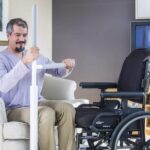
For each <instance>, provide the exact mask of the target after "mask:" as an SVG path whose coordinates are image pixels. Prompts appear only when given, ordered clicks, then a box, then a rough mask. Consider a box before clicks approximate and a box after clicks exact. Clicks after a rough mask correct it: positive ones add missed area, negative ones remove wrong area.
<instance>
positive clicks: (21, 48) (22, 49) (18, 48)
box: [16, 46, 25, 52]
mask: <svg viewBox="0 0 150 150" xmlns="http://www.w3.org/2000/svg"><path fill="white" fill-rule="evenodd" d="M24 50H25V47H22V46H20V47H16V52H23V51H24Z"/></svg>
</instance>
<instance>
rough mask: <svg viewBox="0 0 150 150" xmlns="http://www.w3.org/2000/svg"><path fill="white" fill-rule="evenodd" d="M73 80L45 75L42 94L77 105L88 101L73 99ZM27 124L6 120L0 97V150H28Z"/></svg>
mask: <svg viewBox="0 0 150 150" xmlns="http://www.w3.org/2000/svg"><path fill="white" fill-rule="evenodd" d="M75 90H76V83H75V81H72V80H68V79H60V78H56V77H51V76H50V75H46V76H45V79H44V85H43V89H42V95H43V96H44V97H45V98H46V99H48V100H51V99H52V100H62V101H65V102H68V103H71V104H72V105H73V106H74V107H77V106H78V105H80V104H83V103H89V101H88V100H86V99H75V96H74V92H75ZM29 129H30V128H29V125H28V124H26V123H22V122H17V121H16V122H15V121H13V122H8V120H7V116H6V110H5V106H4V102H3V100H2V99H0V150H9V149H11V150H29V139H30V137H29V136H30V134H29Z"/></svg>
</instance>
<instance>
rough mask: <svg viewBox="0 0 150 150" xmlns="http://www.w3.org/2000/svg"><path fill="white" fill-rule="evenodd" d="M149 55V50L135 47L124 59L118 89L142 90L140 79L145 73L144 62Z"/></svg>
mask: <svg viewBox="0 0 150 150" xmlns="http://www.w3.org/2000/svg"><path fill="white" fill-rule="evenodd" d="M149 57H150V50H146V49H137V50H134V51H132V52H131V53H130V54H129V56H127V58H126V59H125V61H124V63H123V66H122V70H121V72H120V76H119V80H118V91H121V92H125V91H126V92H142V91H143V92H144V90H145V87H144V86H142V81H143V79H144V77H145V73H146V71H147V70H146V63H147V60H148V58H149Z"/></svg>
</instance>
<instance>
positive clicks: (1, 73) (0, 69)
mask: <svg viewBox="0 0 150 150" xmlns="http://www.w3.org/2000/svg"><path fill="white" fill-rule="evenodd" d="M28 72H29V69H28V68H27V67H26V66H25V65H24V64H23V62H22V61H19V62H18V63H17V64H16V65H15V67H14V68H13V69H11V70H10V71H9V72H8V71H7V69H6V67H5V65H4V62H2V60H1V59H0V91H1V92H3V93H7V92H8V91H9V90H11V89H12V88H13V87H14V86H15V85H16V84H17V83H18V82H19V80H20V79H22V78H23V77H24V76H25V75H26V74H27V73H28Z"/></svg>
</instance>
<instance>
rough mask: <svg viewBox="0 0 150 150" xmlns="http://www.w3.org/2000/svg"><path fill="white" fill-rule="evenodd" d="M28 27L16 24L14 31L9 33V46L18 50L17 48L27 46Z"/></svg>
mask: <svg viewBox="0 0 150 150" xmlns="http://www.w3.org/2000/svg"><path fill="white" fill-rule="evenodd" d="M27 35H28V29H27V28H23V27H21V26H17V25H14V26H13V32H12V33H10V34H8V35H7V37H8V41H9V47H10V48H11V49H12V50H13V51H14V52H17V50H16V49H17V48H18V49H19V48H25V44H26V42H27Z"/></svg>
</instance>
